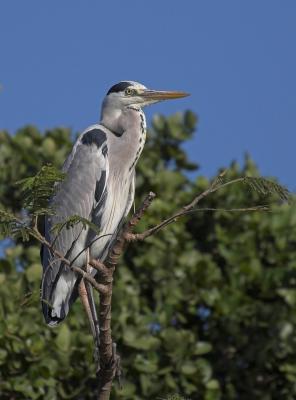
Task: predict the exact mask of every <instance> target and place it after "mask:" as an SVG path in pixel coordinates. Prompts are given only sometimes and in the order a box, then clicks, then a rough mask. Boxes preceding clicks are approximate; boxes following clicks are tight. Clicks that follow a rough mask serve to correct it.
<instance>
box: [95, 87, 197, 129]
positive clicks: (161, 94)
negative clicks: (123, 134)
mask: <svg viewBox="0 0 296 400" xmlns="http://www.w3.org/2000/svg"><path fill="white" fill-rule="evenodd" d="M186 96H189V94H188V93H185V92H177V91H164V90H151V89H147V88H146V86H144V85H142V84H141V83H138V82H133V81H122V82H119V83H117V84H116V85H114V86H112V87H111V88H110V89H109V91H108V93H107V95H106V97H105V99H104V101H103V104H102V115H101V123H102V124H104V125H105V126H106V127H108V128H109V129H111V130H113V131H120V130H121V128H122V127H121V126H119V125H120V123H121V124H122V123H123V120H124V118H123V119H122V116H123V115H125V113H124V111H125V110H128V109H131V108H132V109H135V110H140V109H141V108H142V107H145V106H148V105H149V104H153V103H157V102H159V101H163V100H170V99H178V98H180V97H186ZM125 120H126V119H125Z"/></svg>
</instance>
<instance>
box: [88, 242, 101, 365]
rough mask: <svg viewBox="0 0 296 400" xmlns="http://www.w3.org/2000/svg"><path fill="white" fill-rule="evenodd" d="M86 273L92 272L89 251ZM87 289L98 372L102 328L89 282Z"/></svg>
mask: <svg viewBox="0 0 296 400" xmlns="http://www.w3.org/2000/svg"><path fill="white" fill-rule="evenodd" d="M86 271H87V272H88V273H89V272H90V266H89V249H87V251H86ZM85 288H86V292H87V299H88V304H89V308H90V312H91V320H92V327H93V329H92V334H93V338H94V342H95V347H96V349H95V353H94V357H95V360H96V362H97V363H98V369H97V372H98V371H99V370H100V357H99V355H100V353H99V352H100V326H99V319H98V314H97V309H96V303H95V299H94V293H93V288H92V286H91V285H90V283H89V282H85Z"/></svg>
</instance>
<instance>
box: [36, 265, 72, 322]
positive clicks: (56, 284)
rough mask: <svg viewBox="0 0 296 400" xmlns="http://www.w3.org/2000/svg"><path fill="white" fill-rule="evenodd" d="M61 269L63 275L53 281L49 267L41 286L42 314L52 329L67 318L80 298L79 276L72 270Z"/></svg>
mask: <svg viewBox="0 0 296 400" xmlns="http://www.w3.org/2000/svg"><path fill="white" fill-rule="evenodd" d="M61 269H63V271H62V273H61V274H60V275H59V276H58V277H56V279H55V280H54V281H53V280H52V270H51V267H50V266H48V267H47V268H46V270H45V271H44V274H43V279H42V284H41V304H42V312H43V315H44V319H45V322H46V323H47V324H48V325H49V326H52V327H53V326H56V325H57V324H59V323H60V322H62V321H63V320H64V319H65V318H66V316H67V314H68V312H69V310H70V307H71V305H72V304H73V302H74V301H75V300H76V298H77V296H78V289H77V284H78V278H77V275H76V274H75V273H74V272H73V271H71V270H67V269H64V268H61Z"/></svg>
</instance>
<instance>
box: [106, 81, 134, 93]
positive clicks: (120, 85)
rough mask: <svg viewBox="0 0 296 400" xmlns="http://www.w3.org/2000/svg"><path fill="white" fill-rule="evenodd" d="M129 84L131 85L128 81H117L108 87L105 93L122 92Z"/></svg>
mask: <svg viewBox="0 0 296 400" xmlns="http://www.w3.org/2000/svg"><path fill="white" fill-rule="evenodd" d="M129 86H132V85H131V83H130V82H119V83H117V84H116V85H114V86H112V87H111V88H110V89H109V91H108V93H107V95H108V94H110V93H118V92H124V91H125V89H127V88H128V87H129Z"/></svg>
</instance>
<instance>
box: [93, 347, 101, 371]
mask: <svg viewBox="0 0 296 400" xmlns="http://www.w3.org/2000/svg"><path fill="white" fill-rule="evenodd" d="M93 358H94V362H95V363H96V365H97V370H96V374H98V373H99V371H100V369H101V365H100V350H99V346H96V347H95V349H94V353H93Z"/></svg>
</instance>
